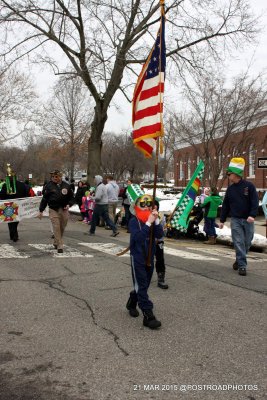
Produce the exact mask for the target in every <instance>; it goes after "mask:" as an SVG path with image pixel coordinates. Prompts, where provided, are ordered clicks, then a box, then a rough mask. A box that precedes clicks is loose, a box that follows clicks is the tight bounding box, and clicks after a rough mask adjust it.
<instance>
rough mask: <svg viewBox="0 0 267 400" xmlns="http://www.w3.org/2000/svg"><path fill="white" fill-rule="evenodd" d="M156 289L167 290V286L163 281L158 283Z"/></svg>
mask: <svg viewBox="0 0 267 400" xmlns="http://www.w3.org/2000/svg"><path fill="white" fill-rule="evenodd" d="M158 287H159V288H161V289H168V288H169V285H167V283H165V282H164V281H158Z"/></svg>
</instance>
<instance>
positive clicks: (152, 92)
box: [140, 83, 164, 101]
mask: <svg viewBox="0 0 267 400" xmlns="http://www.w3.org/2000/svg"><path fill="white" fill-rule="evenodd" d="M163 92H164V83H159V84H158V85H157V86H154V87H153V88H149V89H147V90H143V91H142V93H141V95H140V101H142V100H146V99H149V97H153V96H157V95H158V94H159V93H163Z"/></svg>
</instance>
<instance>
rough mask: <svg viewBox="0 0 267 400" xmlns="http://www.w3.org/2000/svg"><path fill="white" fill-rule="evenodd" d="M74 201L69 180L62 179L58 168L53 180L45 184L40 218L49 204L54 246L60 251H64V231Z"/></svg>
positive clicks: (52, 177)
mask: <svg viewBox="0 0 267 400" xmlns="http://www.w3.org/2000/svg"><path fill="white" fill-rule="evenodd" d="M74 203H75V199H74V195H73V191H72V190H71V188H70V185H69V184H68V183H67V182H64V181H62V173H61V172H60V171H59V170H57V169H56V170H54V171H53V172H51V181H50V182H48V184H47V185H46V186H45V188H44V193H43V198H42V200H41V203H40V207H39V211H40V213H39V218H40V219H41V218H42V216H43V211H44V210H45V208H46V206H47V205H48V207H49V218H50V220H51V223H52V225H53V232H54V236H55V237H54V247H55V248H56V249H57V252H58V253H63V233H64V230H65V228H66V226H67V223H68V219H69V211H68V210H69V206H72V205H73V204H74Z"/></svg>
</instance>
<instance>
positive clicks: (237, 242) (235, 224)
mask: <svg viewBox="0 0 267 400" xmlns="http://www.w3.org/2000/svg"><path fill="white" fill-rule="evenodd" d="M244 168H245V160H244V159H243V158H232V160H231V161H230V165H229V167H228V168H227V175H228V176H229V180H230V182H231V183H232V184H231V185H230V186H229V187H228V189H227V191H226V194H225V198H224V201H223V204H222V211H221V217H220V225H219V227H220V228H221V229H222V228H223V224H224V222H225V221H226V218H227V216H228V215H229V214H230V215H231V231H232V240H233V244H234V247H235V252H236V261H235V262H234V264H233V269H234V270H238V273H239V275H243V276H245V275H246V274H247V272H246V271H247V252H248V250H249V248H250V246H251V242H252V239H253V235H254V220H255V217H256V215H257V212H258V206H259V198H258V194H257V191H256V188H255V186H254V185H253V184H252V183H251V182H248V181H246V180H244V179H242V176H243V173H244Z"/></svg>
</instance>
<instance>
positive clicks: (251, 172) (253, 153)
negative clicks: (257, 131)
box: [248, 144, 256, 178]
mask: <svg viewBox="0 0 267 400" xmlns="http://www.w3.org/2000/svg"><path fill="white" fill-rule="evenodd" d="M255 159H256V151H255V146H254V144H251V145H250V146H249V156H248V160H249V161H248V174H249V177H250V178H252V177H254V178H255Z"/></svg>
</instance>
